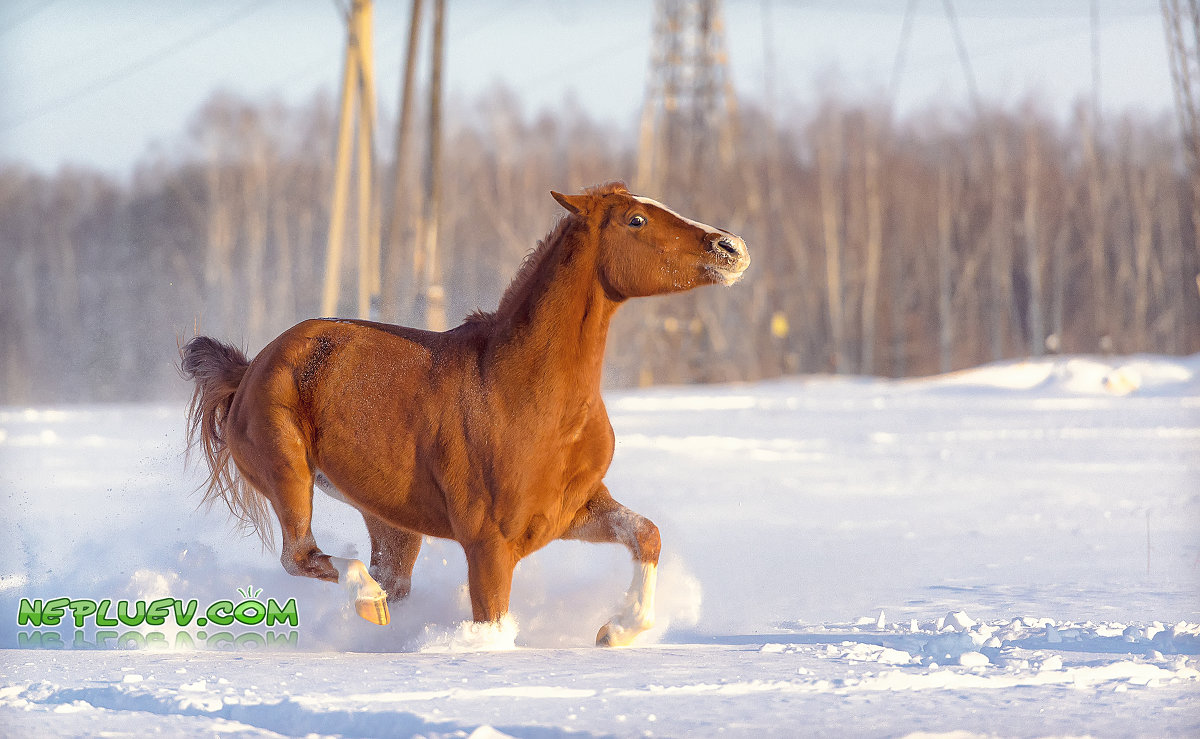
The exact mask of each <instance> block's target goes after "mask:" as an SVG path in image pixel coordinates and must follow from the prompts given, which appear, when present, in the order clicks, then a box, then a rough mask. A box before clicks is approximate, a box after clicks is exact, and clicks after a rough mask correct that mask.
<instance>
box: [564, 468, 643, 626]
mask: <svg viewBox="0 0 1200 739" xmlns="http://www.w3.org/2000/svg"><path fill="white" fill-rule="evenodd" d="M562 538H563V539H575V540H579V541H590V542H597V543H603V542H613V543H619V544H624V545H625V547H626V548H627V549H628V550H629V553H630V554H631V555H632V556H633V561H634V568H633V582H631V583H630V585H629V590H628V591H627V592H626V593H625V604H624V606H623V607H622V609H621V610H620V612H618V613H617V614H616V615H615V616H613V617H612V618H611V619H609V621H608V623H606V624H604V626H601V627H600V631H599V633H597V634H596V644H597V646H602V647H623V646H628V645H629V644H631V643H633V640H634V638H636V637H637V635H638V634H640V633H642V632H643V631H646V630H648V629H650V628H651V627H652V626H654V589H655V586H656V584H657V582H658V555H659V551H660V549H661V547H662V543H661V540H660V538H659V534H658V527H657V526H655V525H654V523H653V522H651V521H650V519H648V518H646V517H645V516H641V515H639V514H637V513H634V512H633V511H631V510H629V509H628V508H626V507H625V506H623V505H621V504H620V503H618V502H617V501H615V500H613V498H612V496H611V495H609V493H608V490H607V489H606V488H604V487H603V486H601V489H600V491H599V493H597V494H596V495H595V496H593V497H592V499H591V500H589V501H588V502H587V504H586V505H585V506H584V507H583V508H582V509H581V510H580V511H579V513H578V514H576V516H575V520H574V521H573V522H572V524H571V527H570V528H569V529H568V530H567V532H566V533H565V534H563V536H562Z"/></svg>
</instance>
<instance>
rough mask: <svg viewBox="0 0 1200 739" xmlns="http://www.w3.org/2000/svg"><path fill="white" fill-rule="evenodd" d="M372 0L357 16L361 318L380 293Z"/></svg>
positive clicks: (369, 312)
mask: <svg viewBox="0 0 1200 739" xmlns="http://www.w3.org/2000/svg"><path fill="white" fill-rule="evenodd" d="M372 15H373V11H372V8H371V2H370V0H363V1H362V7H361V10H360V11H359V12H358V13H357V14H356V15H355V19H354V20H355V36H356V38H357V39H358V44H357V54H356V56H357V62H358V64H357V66H358V75H357V83H358V84H357V87H358V103H359V112H358V317H359V318H364V319H366V318H370V317H371V298H372V297H374V296H375V295H378V294H379V228H378V225H377V217H378V214H379V209H378V206H377V204H376V194H375V188H374V184H375V166H374V151H375V70H374V66H373V63H372V61H373V59H374V58H375V53H374V43H373V40H372V33H371V27H372Z"/></svg>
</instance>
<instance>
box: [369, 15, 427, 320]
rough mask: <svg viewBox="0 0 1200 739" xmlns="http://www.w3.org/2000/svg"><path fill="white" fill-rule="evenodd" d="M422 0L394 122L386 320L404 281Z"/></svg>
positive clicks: (383, 302)
mask: <svg viewBox="0 0 1200 739" xmlns="http://www.w3.org/2000/svg"><path fill="white" fill-rule="evenodd" d="M423 5H424V3H423V2H422V0H412V13H411V16H410V18H409V23H408V51H407V52H406V55H405V60H404V82H403V83H402V87H401V89H400V120H399V122H398V124H397V126H396V141H395V158H396V162H395V171H394V174H393V180H394V189H393V192H392V212H391V217H390V219H389V224H390V225H389V227H388V233H387V238H388V240H387V247H386V249H385V250H384V252H383V274H382V276H381V285H380V296H379V297H380V299H379V316H380V320H383V321H387V322H388V323H399V322H400V320H401V316H400V306H401V293H402V288H401V284H402V283H403V281H404V262H405V259H404V256H405V249H404V235H405V226H406V225H407V224H406V219H405V215H406V214H407V212H408V209H407V207H406V200H407V198H406V197H405V176H404V168H405V164H406V162H407V159H408V150H409V146H410V140H411V139H412V108H413V105H412V102H413V88H414V85H413V80H414V78H415V77H416V69H417V49H418V47H419V45H420V40H421V9H422V7H423Z"/></svg>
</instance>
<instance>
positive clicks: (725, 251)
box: [708, 233, 750, 285]
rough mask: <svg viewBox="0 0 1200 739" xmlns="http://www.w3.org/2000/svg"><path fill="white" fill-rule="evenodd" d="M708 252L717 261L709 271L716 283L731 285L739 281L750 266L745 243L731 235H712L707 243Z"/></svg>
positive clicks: (748, 253)
mask: <svg viewBox="0 0 1200 739" xmlns="http://www.w3.org/2000/svg"><path fill="white" fill-rule="evenodd" d="M708 251H709V253H710V254H712V255H713V256H714V257H716V260H717V261H716V264H713V265H710V267H709V269H710V270H711V271H712V273H713V276H714V277H716V278H717V281H718V282H720V283H722V284H724V285H732V284H733V283H735V282H737V281H738V280H740V279H741V278H742V274H743V273H745V271H746V268H747V267H749V266H750V252H748V251H747V250H746V242H745V241H742V239H741V238H740V237H738V236H734V235H733V234H730V233H719V234H714V235H713V236H712V238H710V239H709V241H708Z"/></svg>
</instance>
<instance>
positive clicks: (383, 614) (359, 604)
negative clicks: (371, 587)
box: [354, 593, 392, 626]
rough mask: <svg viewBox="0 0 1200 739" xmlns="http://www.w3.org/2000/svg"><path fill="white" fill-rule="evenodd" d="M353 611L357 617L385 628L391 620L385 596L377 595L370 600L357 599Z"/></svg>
mask: <svg viewBox="0 0 1200 739" xmlns="http://www.w3.org/2000/svg"><path fill="white" fill-rule="evenodd" d="M354 610H355V612H356V613H358V615H359V616H362V617H363V618H365V619H366V620H368V621H370V622H371V623H373V624H378V625H379V626H387V625H388V623H389V622H390V621H391V620H392V615H391V612H390V611H388V604H387V596H386V595H384V594H382V593H381V594H379V595H377V596H375V597H372V598H359V599H357V600H355V601H354Z"/></svg>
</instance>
